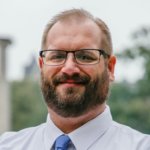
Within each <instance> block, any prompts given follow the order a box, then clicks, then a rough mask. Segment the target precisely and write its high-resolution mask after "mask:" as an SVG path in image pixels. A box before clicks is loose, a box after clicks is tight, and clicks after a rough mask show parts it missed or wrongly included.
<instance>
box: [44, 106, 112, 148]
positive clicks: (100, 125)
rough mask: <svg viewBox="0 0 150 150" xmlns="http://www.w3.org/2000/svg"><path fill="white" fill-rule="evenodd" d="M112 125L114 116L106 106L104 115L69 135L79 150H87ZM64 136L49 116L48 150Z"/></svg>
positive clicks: (46, 144)
mask: <svg viewBox="0 0 150 150" xmlns="http://www.w3.org/2000/svg"><path fill="white" fill-rule="evenodd" d="M111 123H112V116H111V113H110V109H109V106H106V108H105V110H104V112H103V113H101V114H100V115H99V116H97V117H96V118H94V119H92V120H90V121H89V122H87V123H86V124H84V125H83V126H81V127H80V128H78V129H76V130H75V131H73V132H71V133H69V134H68V135H69V137H70V139H71V141H72V143H73V144H74V146H75V147H76V149H77V150H86V149H88V148H89V147H90V146H92V145H93V144H94V142H95V141H96V140H97V139H99V138H100V137H101V136H102V135H103V134H104V133H105V132H106V131H107V129H108V128H109V127H110V125H111ZM62 134H64V133H63V132H62V131H61V130H60V129H59V128H57V127H56V125H55V124H54V123H53V122H52V120H51V119H50V116H49V115H48V116H47V122H46V128H45V132H44V143H45V147H46V150H49V149H50V148H51V147H52V146H53V144H54V142H55V140H56V138H57V137H58V136H60V135H62ZM87 135H90V136H87ZM83 143H84V144H83ZM85 143H86V144H85Z"/></svg>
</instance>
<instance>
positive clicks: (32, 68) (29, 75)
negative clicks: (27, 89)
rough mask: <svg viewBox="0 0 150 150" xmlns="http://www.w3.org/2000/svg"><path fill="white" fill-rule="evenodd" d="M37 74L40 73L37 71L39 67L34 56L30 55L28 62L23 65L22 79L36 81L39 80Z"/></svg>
mask: <svg viewBox="0 0 150 150" xmlns="http://www.w3.org/2000/svg"><path fill="white" fill-rule="evenodd" d="M39 76H40V73H39V68H38V64H37V60H36V57H35V56H32V57H31V60H30V62H29V64H27V65H26V66H25V67H24V79H25V80H31V81H37V80H39Z"/></svg>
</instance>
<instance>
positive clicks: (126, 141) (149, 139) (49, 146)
mask: <svg viewBox="0 0 150 150" xmlns="http://www.w3.org/2000/svg"><path fill="white" fill-rule="evenodd" d="M61 134H64V133H63V132H62V131H61V130H60V129H58V128H57V127H56V126H55V124H54V123H53V122H52V120H51V119H50V116H49V115H48V117H47V122H46V123H44V124H41V125H39V126H36V127H32V128H27V129H24V130H21V131H19V132H7V133H4V134H3V135H2V136H1V137H0V150H53V149H54V148H53V145H54V142H55V139H56V138H57V137H58V136H60V135H61ZM68 136H69V137H70V139H71V141H72V143H70V145H69V150H150V135H145V134H142V133H140V132H138V131H136V130H134V129H132V128H130V127H127V126H125V125H121V124H119V123H116V122H114V121H113V120H112V117H111V113H110V109H109V107H108V106H107V107H106V109H105V111H104V112H103V113H102V114H100V115H99V116H97V117H96V118H94V119H93V120H91V121H89V122H87V123H86V124H84V125H83V126H81V127H80V128H78V129H76V130H75V131H73V132H71V133H69V134H68Z"/></svg>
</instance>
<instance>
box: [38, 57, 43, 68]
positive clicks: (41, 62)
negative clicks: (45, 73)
mask: <svg viewBox="0 0 150 150" xmlns="http://www.w3.org/2000/svg"><path fill="white" fill-rule="evenodd" d="M39 67H40V69H42V67H43V60H42V58H41V57H39Z"/></svg>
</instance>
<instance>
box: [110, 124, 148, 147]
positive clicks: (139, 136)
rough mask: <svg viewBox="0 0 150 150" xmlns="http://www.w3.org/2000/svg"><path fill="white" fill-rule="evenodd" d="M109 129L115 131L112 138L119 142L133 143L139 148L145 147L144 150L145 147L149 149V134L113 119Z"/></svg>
mask: <svg viewBox="0 0 150 150" xmlns="http://www.w3.org/2000/svg"><path fill="white" fill-rule="evenodd" d="M111 131H113V133H115V134H114V139H117V140H119V142H120V143H124V144H126V145H128V144H129V145H133V147H138V148H139V149H140V148H142V147H145V150H147V147H149V149H150V144H149V143H150V135H148V134H144V133H141V132H139V131H137V130H135V129H133V128H131V127H129V126H126V125H122V124H119V123H117V122H114V121H113V125H112V127H111Z"/></svg>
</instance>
